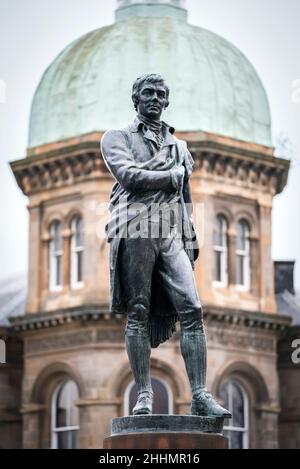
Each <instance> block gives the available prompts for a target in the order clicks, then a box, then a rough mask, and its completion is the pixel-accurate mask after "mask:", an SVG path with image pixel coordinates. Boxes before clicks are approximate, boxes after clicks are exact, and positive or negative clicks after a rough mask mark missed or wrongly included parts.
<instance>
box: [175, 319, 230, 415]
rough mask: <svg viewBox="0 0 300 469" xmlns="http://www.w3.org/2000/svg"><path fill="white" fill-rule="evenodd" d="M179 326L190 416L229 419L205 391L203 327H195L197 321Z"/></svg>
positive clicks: (227, 412) (226, 411) (205, 350)
mask: <svg viewBox="0 0 300 469" xmlns="http://www.w3.org/2000/svg"><path fill="white" fill-rule="evenodd" d="M181 324H182V325H181V339H180V343H181V352H182V356H183V358H184V361H185V366H186V370H187V374H188V377H189V381H190V385H191V390H192V406H191V414H192V415H202V416H216V417H224V418H231V413H230V412H229V411H228V410H226V409H224V408H223V407H222V406H220V405H219V404H218V403H217V401H216V400H215V398H214V397H213V396H212V395H211V394H210V393H209V392H208V391H207V389H206V369H207V347H206V336H205V332H204V330H203V326H202V325H201V323H200V324H199V325H197V321H194V322H193V323H191V326H190V325H189V327H186V328H185V327H184V326H185V323H184V322H183V323H181ZM182 326H183V327H182Z"/></svg>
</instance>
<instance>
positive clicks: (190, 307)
mask: <svg viewBox="0 0 300 469" xmlns="http://www.w3.org/2000/svg"><path fill="white" fill-rule="evenodd" d="M132 100H133V103H134V106H135V109H136V111H137V116H136V118H135V120H134V122H133V123H131V124H130V125H129V126H128V127H126V128H124V129H122V130H109V131H108V132H106V133H105V135H104V136H103V138H102V141H101V151H102V155H103V158H104V160H105V163H106V165H107V167H108V169H109V171H110V172H111V174H112V175H113V177H114V178H115V179H116V184H115V185H114V187H113V190H112V194H111V199H110V210H111V212H112V216H111V221H110V222H109V223H108V225H107V227H106V232H107V236H108V240H109V242H110V243H111V246H110V276H111V278H110V281H111V305H110V306H111V311H112V312H114V313H119V314H120V313H121V314H127V325H126V330H125V342H126V350H127V353H128V357H129V361H130V365H131V368H132V372H133V375H134V379H135V382H136V384H137V388H138V400H137V403H136V405H135V407H134V409H133V414H134V415H138V414H151V413H152V403H153V391H152V387H151V377H150V353H151V347H157V346H158V345H159V344H160V343H162V342H164V341H166V340H167V339H169V338H170V337H171V335H172V333H173V332H174V330H175V324H176V321H177V320H179V321H180V327H181V335H180V345H181V351H182V356H183V358H184V361H185V366H186V370H187V374H188V378H189V381H190V385H191V391H192V406H191V413H192V414H193V415H203V416H208V415H213V416H220V417H227V418H229V417H230V413H229V412H228V411H227V410H226V409H224V408H223V407H221V406H220V405H219V404H218V403H217V402H216V400H215V399H214V397H213V396H212V395H211V394H210V393H209V392H208V391H207V389H206V368H207V363H206V362H207V361H206V356H207V350H206V337H205V331H204V326H203V314H202V308H201V304H200V301H199V297H198V293H197V290H196V286H195V281H194V273H193V267H194V261H195V260H196V258H197V256H198V249H197V244H195V235H194V231H193V226H192V222H191V216H190V215H191V210H190V209H189V208H187V209H186V207H189V206H190V205H191V202H192V200H191V191H190V186H189V177H190V175H191V173H192V170H193V163H194V162H193V159H192V156H191V154H190V153H189V151H188V149H187V145H186V143H185V142H183V141H181V140H179V139H177V138H176V137H175V136H174V128H173V127H170V126H169V125H167V124H166V123H165V122H163V121H162V120H161V115H162V112H163V111H164V109H166V108H167V107H168V105H169V88H168V87H167V85H166V83H165V81H164V79H163V78H162V77H161V76H159V75H155V74H147V75H144V76H142V77H140V78H138V79H137V80H136V81H135V83H134V85H133V91H132ZM176 207H180V208H181V210H178V209H177V210H176ZM171 212H172V215H173V216H170V213H171ZM182 219H183V220H184V221H183V223H182ZM166 225H167V227H168V230H167V232H168V233H167V234H165V232H164V231H166V230H165V227H166ZM183 225H184V226H188V230H183V231H182V230H181V229H179V228H182V226H183ZM141 226H142V229H140V227H141ZM186 231H188V234H187V232H186ZM153 233H154V235H153ZM178 233H179V235H178ZM188 238H190V239H188ZM187 241H188V242H187ZM191 242H192V247H191Z"/></svg>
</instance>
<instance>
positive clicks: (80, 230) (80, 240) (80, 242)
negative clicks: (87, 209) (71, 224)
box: [75, 218, 83, 247]
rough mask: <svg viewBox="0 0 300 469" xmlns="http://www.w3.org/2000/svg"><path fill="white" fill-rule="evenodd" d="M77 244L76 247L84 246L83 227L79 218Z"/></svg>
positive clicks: (76, 235) (77, 222) (77, 221)
mask: <svg viewBox="0 0 300 469" xmlns="http://www.w3.org/2000/svg"><path fill="white" fill-rule="evenodd" d="M75 242H76V247H82V246H83V226H82V219H81V218H77V220H76V234H75Z"/></svg>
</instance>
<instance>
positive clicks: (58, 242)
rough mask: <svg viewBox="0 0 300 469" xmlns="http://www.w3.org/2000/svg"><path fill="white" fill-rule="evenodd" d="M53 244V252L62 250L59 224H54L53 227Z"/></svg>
mask: <svg viewBox="0 0 300 469" xmlns="http://www.w3.org/2000/svg"><path fill="white" fill-rule="evenodd" d="M54 244H55V251H61V250H62V236H61V224H60V223H59V222H56V223H55V225H54Z"/></svg>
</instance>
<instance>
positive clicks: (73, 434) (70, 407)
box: [51, 381, 79, 449]
mask: <svg viewBox="0 0 300 469" xmlns="http://www.w3.org/2000/svg"><path fill="white" fill-rule="evenodd" d="M78 399H79V392H78V387H77V385H76V384H75V383H74V381H66V382H64V383H63V384H61V385H60V386H58V387H57V388H56V390H55V391H54V393H53V397H52V412H51V414H52V415H51V417H52V418H51V421H52V449H76V448H78V434H79V410H78V407H77V406H76V405H75V401H77V400H78Z"/></svg>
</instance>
